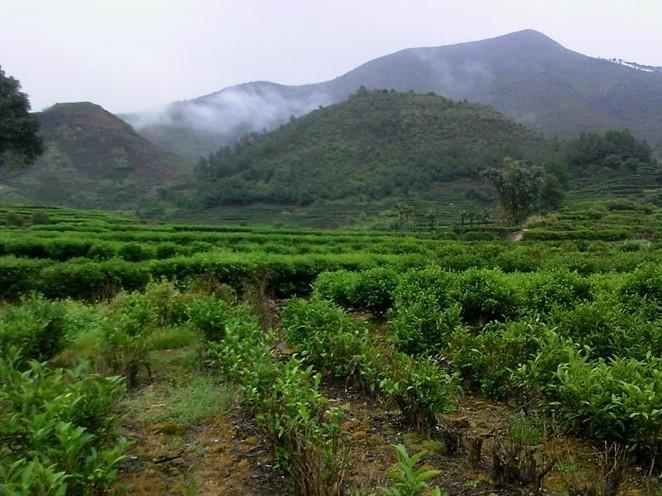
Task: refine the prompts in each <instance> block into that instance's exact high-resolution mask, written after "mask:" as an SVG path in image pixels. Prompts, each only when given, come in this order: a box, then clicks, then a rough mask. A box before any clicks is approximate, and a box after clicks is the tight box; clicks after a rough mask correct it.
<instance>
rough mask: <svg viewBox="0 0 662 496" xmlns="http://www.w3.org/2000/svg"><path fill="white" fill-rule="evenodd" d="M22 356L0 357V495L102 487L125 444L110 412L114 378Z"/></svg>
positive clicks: (117, 385) (116, 385)
mask: <svg viewBox="0 0 662 496" xmlns="http://www.w3.org/2000/svg"><path fill="white" fill-rule="evenodd" d="M21 362H22V358H21V357H20V354H19V353H18V352H16V351H10V352H9V353H6V354H5V355H4V356H3V357H0V440H2V444H3V448H2V449H1V450H0V480H2V484H0V489H2V492H3V494H67V495H70V494H71V495H95V494H101V493H103V492H105V491H106V490H108V489H109V488H110V486H111V485H112V483H113V481H114V479H115V477H116V475H117V465H118V463H119V462H120V461H122V460H123V459H124V455H123V453H124V451H125V450H126V447H127V443H126V441H125V440H123V439H121V438H119V439H117V438H116V425H117V420H118V419H117V417H116V416H115V415H114V414H113V412H112V407H113V402H114V401H115V399H116V398H117V397H118V395H119V394H121V393H122V390H123V387H122V383H121V381H120V380H119V379H117V378H104V377H100V376H97V375H86V374H85V373H83V372H82V371H80V370H76V371H69V370H63V369H51V368H49V367H47V366H46V365H44V364H41V363H38V362H35V361H31V362H29V364H28V366H27V369H26V370H25V371H19V368H18V367H19V364H21Z"/></svg>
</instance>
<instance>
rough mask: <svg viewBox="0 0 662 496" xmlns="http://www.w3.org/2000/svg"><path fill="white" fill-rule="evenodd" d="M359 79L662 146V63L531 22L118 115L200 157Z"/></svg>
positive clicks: (568, 129)
mask: <svg viewBox="0 0 662 496" xmlns="http://www.w3.org/2000/svg"><path fill="white" fill-rule="evenodd" d="M654 69H655V68H654ZM361 86H365V87H366V88H368V89H395V90H397V91H409V90H412V91H415V92H423V93H425V92H429V91H434V92H436V93H437V94H440V95H443V96H445V97H448V98H453V99H468V100H470V101H474V102H478V103H483V104H487V105H491V106H492V107H494V108H495V109H496V110H498V111H500V112H502V113H504V114H506V115H507V116H509V117H511V118H513V119H515V120H516V121H518V122H520V123H522V124H524V125H526V126H527V127H529V128H531V129H533V130H536V131H539V132H542V133H544V134H546V135H548V136H560V137H568V136H573V135H576V134H577V133H579V132H580V131H586V130H606V129H609V128H626V127H627V128H630V129H631V130H632V131H633V132H634V133H635V134H636V135H637V136H638V137H640V138H645V139H647V140H648V141H649V142H650V143H651V145H652V146H654V147H656V148H657V149H658V150H662V118H660V115H662V72H660V71H659V70H649V69H647V66H641V65H638V64H634V63H631V62H628V63H623V62H622V61H620V62H619V61H610V60H602V59H596V58H592V57H588V56H585V55H582V54H580V53H577V52H573V51H572V50H569V49H567V48H565V47H563V46H561V45H560V44H559V43H557V42H555V41H554V40H552V39H550V38H548V37H547V36H545V35H543V34H542V33H539V32H536V31H532V30H526V31H520V32H516V33H512V34H508V35H505V36H501V37H497V38H493V39H487V40H482V41H476V42H469V43H461V44H457V45H449V46H442V47H430V48H410V49H405V50H402V51H399V52H396V53H393V54H390V55H386V56H384V57H380V58H377V59H374V60H372V61H369V62H367V63H366V64H363V65H361V66H360V67H357V68H356V69H354V70H352V71H350V72H348V73H346V74H344V75H342V76H340V77H338V78H336V79H333V80H331V81H326V82H322V83H317V84H310V85H303V86H286V85H279V84H275V83H271V82H252V83H246V84H241V85H238V86H233V87H230V88H226V89H223V90H221V91H219V92H216V93H212V94H210V95H206V96H202V97H199V98H196V99H193V100H188V101H182V102H177V103H173V104H171V105H169V106H168V107H166V108H165V109H163V110H162V111H159V112H152V113H138V114H131V115H125V116H123V118H124V119H126V120H127V121H128V122H130V123H131V124H133V125H134V126H135V127H136V129H137V130H138V131H139V132H140V133H141V134H143V135H144V136H146V137H147V138H148V139H150V140H151V141H153V142H155V143H157V144H159V145H161V146H163V147H164V148H166V149H168V150H170V151H174V152H178V153H181V154H184V155H187V156H190V157H196V156H199V155H200V154H203V153H208V152H211V151H213V150H215V149H216V148H218V147H219V146H221V145H224V144H228V143H232V142H234V141H236V139H237V138H239V137H240V136H242V135H244V134H246V133H248V132H255V131H258V132H259V131H262V130H263V129H264V128H267V129H273V128H275V127H277V126H278V125H280V124H282V123H284V122H286V121H287V120H288V119H289V117H290V116H292V115H294V116H300V115H304V114H306V113H308V112H310V111H312V110H314V109H315V108H317V107H318V106H320V105H328V104H330V103H333V102H339V101H342V100H344V99H346V98H347V97H348V96H349V95H350V94H352V93H354V92H356V91H357V90H358V88H360V87H361Z"/></svg>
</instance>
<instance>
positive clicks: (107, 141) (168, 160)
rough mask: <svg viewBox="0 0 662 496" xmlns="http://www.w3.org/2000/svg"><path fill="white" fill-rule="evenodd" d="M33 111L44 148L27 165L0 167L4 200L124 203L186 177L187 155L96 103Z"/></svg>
mask: <svg viewBox="0 0 662 496" xmlns="http://www.w3.org/2000/svg"><path fill="white" fill-rule="evenodd" d="M37 116H38V118H39V122H40V134H41V136H42V138H43V140H44V144H45V148H46V150H45V153H44V155H43V156H42V157H41V158H39V159H38V161H37V162H36V163H35V164H33V165H32V166H30V167H26V168H22V169H16V170H8V171H3V173H2V175H1V176H0V200H2V201H5V200H16V199H21V200H24V201H29V202H33V203H41V204H56V205H64V206H71V207H95V208H127V207H131V206H134V205H136V204H137V203H138V202H139V201H142V200H145V199H146V198H149V197H152V196H154V194H155V192H156V190H157V188H159V187H162V186H165V185H171V184H172V183H173V182H178V181H184V180H186V179H187V178H190V171H191V165H190V163H189V162H188V161H187V160H184V159H181V158H179V157H177V156H176V155H174V154H172V153H170V152H165V151H163V150H162V149H160V148H159V147H157V146H156V145H154V144H152V143H151V142H149V141H148V140H146V139H145V138H144V137H142V136H140V135H139V134H138V133H136V132H135V131H134V130H133V128H132V127H131V126H130V125H128V124H127V123H126V122H124V121H122V120H121V119H119V118H118V117H116V116H114V115H113V114H111V113H110V112H107V111H106V110H104V109H103V108H101V107H100V106H98V105H95V104H93V103H89V102H79V103H59V104H56V105H54V106H53V107H51V108H49V109H47V110H45V111H44V112H41V113H39V114H37Z"/></svg>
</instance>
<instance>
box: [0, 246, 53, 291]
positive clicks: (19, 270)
mask: <svg viewBox="0 0 662 496" xmlns="http://www.w3.org/2000/svg"><path fill="white" fill-rule="evenodd" d="M47 265H48V261H46V260H26V259H21V258H16V257H14V256H9V257H2V258H0V298H3V299H7V300H16V299H18V297H19V296H21V295H24V294H28V293H30V292H32V291H35V290H36V289H38V288H39V287H40V273H41V271H42V269H43V268H44V267H46V266H47ZM61 296H66V295H61Z"/></svg>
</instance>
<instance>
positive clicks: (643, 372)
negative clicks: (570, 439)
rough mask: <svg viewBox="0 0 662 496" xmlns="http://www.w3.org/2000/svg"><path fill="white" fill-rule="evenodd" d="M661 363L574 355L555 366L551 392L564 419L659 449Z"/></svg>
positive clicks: (661, 433)
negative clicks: (595, 358) (590, 358)
mask: <svg viewBox="0 0 662 496" xmlns="http://www.w3.org/2000/svg"><path fill="white" fill-rule="evenodd" d="M661 366H662V362H660V360H659V359H658V358H652V357H648V358H647V359H645V360H642V361H639V360H635V359H631V358H619V359H616V360H613V361H611V362H605V361H599V362H590V361H588V360H587V359H585V358H582V357H577V358H575V359H573V360H571V361H569V362H567V363H565V364H562V365H561V366H560V367H559V370H558V372H557V374H556V379H557V381H556V382H555V383H553V385H552V386H551V387H550V394H551V395H552V396H553V397H554V398H555V399H556V400H557V401H558V403H555V405H557V409H559V410H560V411H561V412H562V413H563V415H564V418H565V419H566V420H567V421H568V422H569V423H570V424H571V425H572V426H574V427H575V428H576V429H577V430H579V431H587V432H588V433H589V434H590V435H592V436H594V437H596V438H598V439H607V440H616V441H620V442H625V443H631V444H636V445H638V446H639V447H650V448H653V449H659V447H660V445H661V443H662V368H661Z"/></svg>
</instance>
